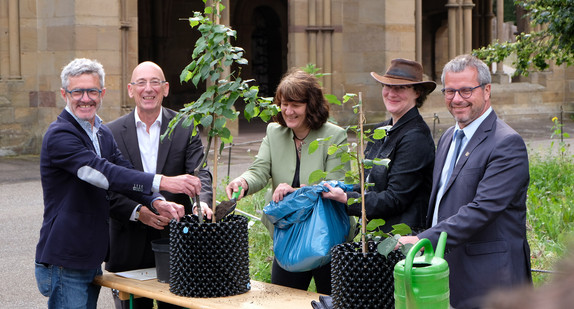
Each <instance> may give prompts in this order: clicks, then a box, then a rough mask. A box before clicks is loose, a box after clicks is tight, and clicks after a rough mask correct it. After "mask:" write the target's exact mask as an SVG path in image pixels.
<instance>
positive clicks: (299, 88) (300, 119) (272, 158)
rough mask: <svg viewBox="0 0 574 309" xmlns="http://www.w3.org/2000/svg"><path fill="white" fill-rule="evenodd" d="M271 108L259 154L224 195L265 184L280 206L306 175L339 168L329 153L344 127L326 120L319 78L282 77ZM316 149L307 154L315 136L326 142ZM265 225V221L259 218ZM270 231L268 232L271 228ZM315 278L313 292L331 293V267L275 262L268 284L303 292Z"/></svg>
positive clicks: (341, 140) (296, 73) (302, 75)
mask: <svg viewBox="0 0 574 309" xmlns="http://www.w3.org/2000/svg"><path fill="white" fill-rule="evenodd" d="M274 103H275V104H278V105H279V106H280V108H281V113H279V114H278V115H277V116H276V117H275V121H276V122H274V123H270V124H269V125H268V126H267V132H266V136H265V137H264V138H263V141H262V143H261V146H260V148H259V153H258V154H257V157H256V159H255V161H254V162H253V164H252V165H251V166H250V167H249V169H248V170H247V171H245V172H244V173H243V174H242V175H241V176H239V177H237V178H236V179H234V180H233V181H231V183H229V185H227V188H226V191H227V196H228V197H229V198H231V196H232V194H233V192H237V191H238V190H239V186H241V187H242V191H241V194H240V198H241V197H243V196H245V195H246V194H252V193H255V192H257V191H259V190H261V189H263V188H264V187H265V186H266V185H267V183H268V182H269V180H270V179H271V181H272V191H271V192H269V193H268V194H267V195H266V202H268V201H269V200H271V199H273V201H275V202H278V201H280V200H282V199H283V197H284V196H285V195H287V194H289V193H291V192H293V191H295V190H296V189H297V188H299V187H301V186H303V185H308V184H310V183H309V181H308V179H309V175H310V174H311V173H312V172H313V171H315V170H319V169H320V170H323V171H326V172H330V171H331V170H332V169H333V168H334V167H336V166H338V165H340V164H341V160H340V159H339V158H338V157H337V156H336V155H329V154H328V152H327V151H328V148H329V145H331V144H336V145H341V144H344V143H346V142H347V133H346V131H345V130H344V129H342V128H340V127H338V126H336V125H334V124H331V123H329V122H327V119H328V118H329V105H328V103H327V102H326V101H325V98H324V95H323V91H322V89H321V86H320V85H319V82H318V81H317V78H316V77H315V76H313V75H311V74H308V73H305V72H303V71H301V70H295V71H292V72H290V73H288V74H287V75H285V76H284V77H283V79H282V80H281V82H280V83H279V86H277V91H276V93H275V100H274ZM328 137H330V139H329V141H328V142H327V143H320V146H319V148H318V149H317V150H316V151H314V152H313V153H312V154H309V151H308V148H309V144H310V143H311V142H312V141H314V140H317V139H319V138H328ZM348 169H349V167H348V166H347V168H346V169H339V170H338V171H336V172H333V173H329V174H328V176H327V179H328V180H333V179H334V180H342V179H343V178H344V176H345V170H348ZM263 216H264V218H262V219H263V221H266V220H265V219H266V218H265V215H263ZM268 228H269V229H270V231H271V232H272V231H273V229H272V226H271V227H269V226H268ZM312 277H314V278H315V284H316V287H317V292H319V293H323V294H330V293H331V264H330V263H329V264H327V265H324V266H321V267H318V268H316V269H313V270H310V271H306V272H289V271H286V270H285V269H282V268H281V267H280V266H279V265H278V263H277V261H276V260H274V261H273V268H272V271H271V282H272V283H274V284H279V285H283V286H288V287H292V288H297V289H302V290H307V288H308V287H309V283H310V282H311V278H312Z"/></svg>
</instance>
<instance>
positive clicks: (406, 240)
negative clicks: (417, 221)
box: [395, 236, 419, 250]
mask: <svg viewBox="0 0 574 309" xmlns="http://www.w3.org/2000/svg"><path fill="white" fill-rule="evenodd" d="M418 241H419V238H418V237H417V236H402V237H401V238H399V242H398V243H397V245H396V246H395V250H397V249H398V248H400V246H402V245H406V244H413V245H414V244H416V243H417V242H418Z"/></svg>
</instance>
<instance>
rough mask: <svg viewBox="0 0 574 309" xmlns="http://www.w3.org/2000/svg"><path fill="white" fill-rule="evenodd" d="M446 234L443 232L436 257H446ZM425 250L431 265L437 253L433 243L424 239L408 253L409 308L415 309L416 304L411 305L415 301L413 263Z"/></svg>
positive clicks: (425, 256)
mask: <svg viewBox="0 0 574 309" xmlns="http://www.w3.org/2000/svg"><path fill="white" fill-rule="evenodd" d="M446 236H447V234H446V232H441V233H440V236H439V239H438V243H437V246H436V256H437V257H440V258H442V257H443V256H444V249H445V246H446ZM423 247H424V248H425V252H424V258H425V262H427V263H429V264H430V263H431V262H432V259H433V257H434V256H435V251H434V250H433V248H432V243H431V241H430V240H428V239H427V238H423V239H421V240H419V241H418V242H417V243H416V244H415V245H414V246H413V247H412V248H411V250H409V252H408V253H407V257H406V259H405V291H406V292H407V308H415V307H414V306H415V304H413V303H410V302H411V301H412V300H413V299H414V290H413V277H412V270H413V261H414V259H415V255H416V254H417V252H419V251H420V250H421V248H423Z"/></svg>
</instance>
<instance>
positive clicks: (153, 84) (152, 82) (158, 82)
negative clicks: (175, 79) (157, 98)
mask: <svg viewBox="0 0 574 309" xmlns="http://www.w3.org/2000/svg"><path fill="white" fill-rule="evenodd" d="M166 82H167V81H165V80H159V79H152V80H150V81H147V80H145V79H140V80H137V81H135V82H131V83H130V84H132V85H134V86H136V87H139V88H144V87H145V86H147V84H148V83H149V85H150V86H151V87H154V88H155V87H159V86H161V85H162V84H164V83H166Z"/></svg>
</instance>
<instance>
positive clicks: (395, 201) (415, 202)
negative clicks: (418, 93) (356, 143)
mask: <svg viewBox="0 0 574 309" xmlns="http://www.w3.org/2000/svg"><path fill="white" fill-rule="evenodd" d="M390 124H391V119H389V120H387V121H385V122H382V123H380V124H378V125H377V126H375V128H378V127H383V126H386V125H390ZM434 156H435V146H434V141H433V139H432V136H431V133H430V129H429V127H428V125H427V124H426V122H425V121H424V120H423V118H422V117H421V115H420V114H419V111H418V109H417V108H416V107H413V108H412V109H411V110H409V111H408V112H407V113H406V114H405V115H403V117H401V118H400V119H399V121H398V122H397V123H396V124H394V125H393V127H392V128H391V129H390V130H389V131H388V132H387V137H386V138H384V139H381V140H375V141H373V142H369V143H368V144H367V147H366V149H365V158H367V159H374V158H381V159H385V158H388V159H390V160H391V161H390V162H389V167H388V168H387V167H385V166H382V165H375V166H373V167H372V168H371V169H367V170H365V175H369V177H368V182H370V183H372V184H373V186H371V187H369V189H368V191H367V192H366V194H365V209H366V212H367V218H368V219H375V218H382V219H384V220H385V226H383V230H384V231H385V232H389V231H391V230H392V225H394V224H399V223H405V224H407V225H408V226H410V227H411V229H413V231H420V230H422V229H423V228H424V227H425V226H426V225H425V221H426V220H425V218H426V214H427V208H428V201H429V197H430V192H431V187H432V172H433V164H434ZM357 190H360V188H358V186H357ZM348 196H349V197H350V198H353V197H355V198H357V197H359V193H356V192H351V193H349V194H348ZM347 213H348V214H350V215H354V216H361V203H355V204H351V205H349V207H348V209H347Z"/></svg>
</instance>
